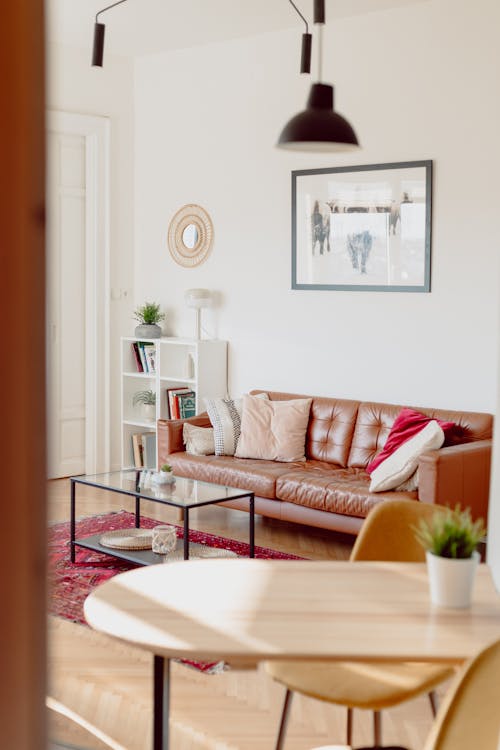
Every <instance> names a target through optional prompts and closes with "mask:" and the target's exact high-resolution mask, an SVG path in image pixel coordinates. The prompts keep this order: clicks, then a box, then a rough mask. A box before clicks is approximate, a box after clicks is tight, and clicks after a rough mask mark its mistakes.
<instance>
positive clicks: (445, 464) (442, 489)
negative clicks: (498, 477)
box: [418, 440, 492, 521]
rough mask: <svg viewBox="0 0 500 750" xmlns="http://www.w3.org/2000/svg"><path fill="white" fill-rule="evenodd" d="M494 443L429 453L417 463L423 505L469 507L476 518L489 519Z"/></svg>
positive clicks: (456, 446) (469, 445) (478, 443)
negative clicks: (458, 505) (436, 504)
mask: <svg viewBox="0 0 500 750" xmlns="http://www.w3.org/2000/svg"><path fill="white" fill-rule="evenodd" d="M491 449H492V441H491V440H476V441H474V442H472V443H462V444H461V445H452V446H450V447H449V448H441V449H440V450H438V451H427V452H426V453H423V454H422V455H421V456H420V459H419V462H418V474H419V479H418V485H419V488H418V497H419V500H421V501H422V502H424V503H438V504H439V505H449V506H451V507H455V505H456V504H457V503H460V505H461V506H462V507H463V508H464V507H467V506H468V507H470V509H471V513H472V516H473V518H483V519H484V520H485V521H486V518H487V515H488V498H489V492H490V468H491Z"/></svg>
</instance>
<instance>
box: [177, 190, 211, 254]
mask: <svg viewBox="0 0 500 750" xmlns="http://www.w3.org/2000/svg"><path fill="white" fill-rule="evenodd" d="M213 239H214V228H213V225H212V221H211V219H210V216H209V215H208V213H207V212H206V211H205V209H204V208H202V207H201V206H196V205H195V204H194V203H189V204H187V205H186V206H183V207H182V208H180V209H179V210H178V211H177V213H176V214H175V215H174V216H173V218H172V220H171V222H170V226H169V228H168V249H169V250H170V254H171V256H172V258H173V259H174V260H175V262H176V263H179V265H181V266H186V267H187V268H192V267H193V266H199V265H200V263H203V261H205V260H206V259H207V257H208V255H209V253H210V251H211V249H212V243H213Z"/></svg>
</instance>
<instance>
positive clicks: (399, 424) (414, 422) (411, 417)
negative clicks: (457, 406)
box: [366, 409, 456, 474]
mask: <svg viewBox="0 0 500 750" xmlns="http://www.w3.org/2000/svg"><path fill="white" fill-rule="evenodd" d="M430 421H431V419H430V417H427V416H426V415H425V414H422V412H419V411H415V409H401V411H400V412H399V414H398V416H397V417H396V420H395V422H394V424H393V425H392V427H391V431H390V433H389V436H388V438H387V440H386V442H385V445H384V447H383V448H382V450H381V451H380V453H377V455H376V456H375V458H374V459H373V461H371V462H370V463H369V464H368V466H367V467H366V471H367V472H368V474H371V473H372V471H375V469H376V468H377V466H379V465H380V464H381V463H383V462H384V461H385V460H386V458H389V456H392V454H393V453H394V451H396V450H397V449H398V448H399V447H400V446H401V445H402V444H403V443H405V442H406V441H407V440H410V439H411V438H413V437H415V435H417V433H419V432H420V430H422V428H423V427H425V426H426V425H428V424H429V422H430ZM436 422H437V423H438V424H439V426H440V427H441V429H442V430H443V432H444V439H446V436H447V435H452V434H453V432H454V429H455V426H456V425H455V422H444V421H443V420H441V419H437V420H436ZM445 444H446V443H445ZM439 447H440V446H439Z"/></svg>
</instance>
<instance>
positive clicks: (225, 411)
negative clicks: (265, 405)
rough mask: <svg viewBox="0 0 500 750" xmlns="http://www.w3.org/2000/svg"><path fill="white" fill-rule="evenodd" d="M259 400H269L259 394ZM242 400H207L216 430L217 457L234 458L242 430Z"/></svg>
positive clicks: (265, 395)
mask: <svg viewBox="0 0 500 750" xmlns="http://www.w3.org/2000/svg"><path fill="white" fill-rule="evenodd" d="M255 398H258V399H266V400H267V399H268V398H269V397H268V395H267V393H259V394H257V395H256V396H255ZM241 405H242V399H241V398H235V399H233V398H206V399H205V406H206V409H207V412H208V416H209V417H210V422H211V423H212V427H213V429H214V442H215V455H216V456H234V454H235V451H236V447H237V445H238V440H239V439H240V430H241Z"/></svg>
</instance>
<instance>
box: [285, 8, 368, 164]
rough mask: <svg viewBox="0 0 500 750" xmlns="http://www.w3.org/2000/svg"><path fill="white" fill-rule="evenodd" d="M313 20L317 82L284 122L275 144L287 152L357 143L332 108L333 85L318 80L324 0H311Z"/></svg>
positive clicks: (352, 146)
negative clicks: (298, 109)
mask: <svg viewBox="0 0 500 750" xmlns="http://www.w3.org/2000/svg"><path fill="white" fill-rule="evenodd" d="M290 1H291V0H290ZM292 4H293V3H292ZM294 7H295V6H294ZM296 10H297V9H296ZM300 15H302V14H300ZM314 23H315V24H317V26H318V83H313V84H312V86H311V90H310V92H309V98H308V100H307V106H306V109H305V110H304V111H303V112H299V114H298V115H295V117H292V119H291V120H289V121H288V122H287V124H286V125H285V127H284V128H283V130H282V131H281V135H280V137H279V139H278V143H277V144H276V145H277V147H278V148H281V149H287V150H290V151H309V152H311V151H317V152H320V153H322V152H332V151H351V150H353V149H355V148H357V147H358V146H359V142H358V139H357V137H356V133H355V132H354V130H353V129H352V127H351V125H350V124H349V123H348V122H347V120H346V119H345V118H344V117H342V115H339V113H338V112H335V110H334V108H333V106H334V100H333V86H331V85H329V84H326V83H321V78H322V62H323V60H322V58H323V49H322V47H323V26H324V25H325V0H314Z"/></svg>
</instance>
